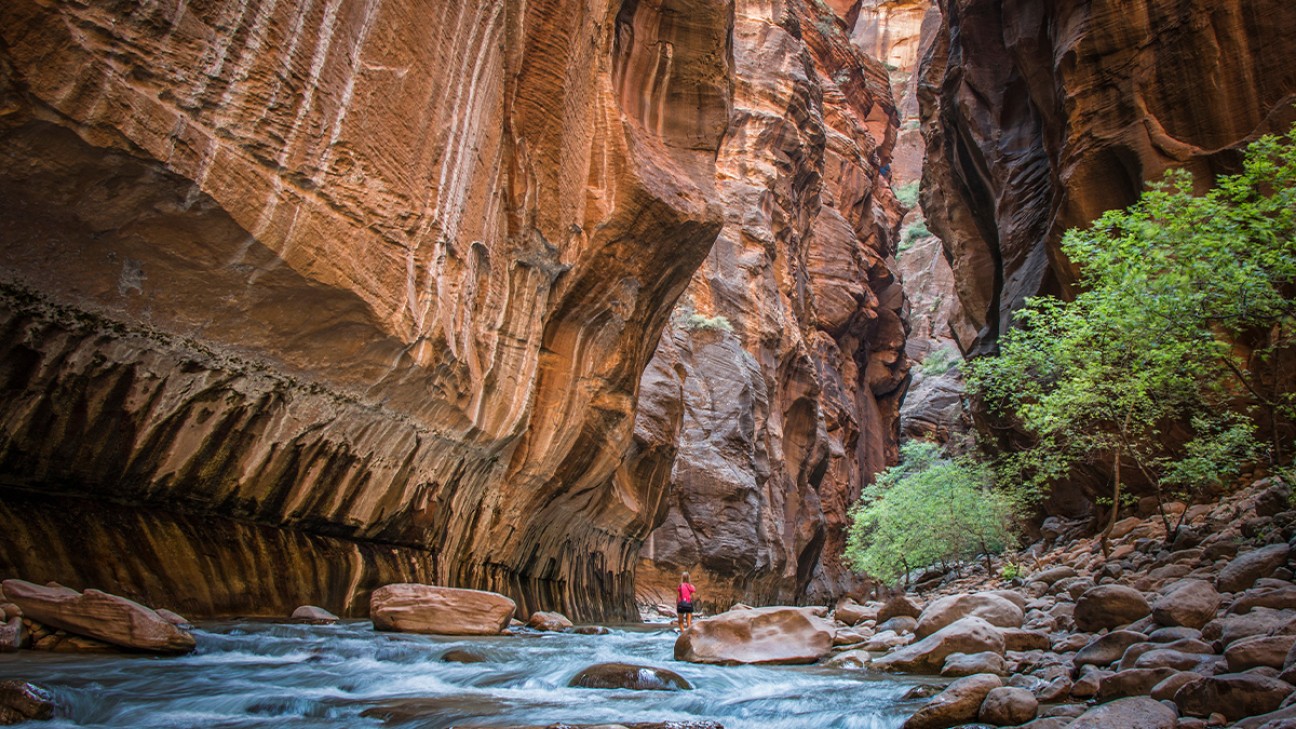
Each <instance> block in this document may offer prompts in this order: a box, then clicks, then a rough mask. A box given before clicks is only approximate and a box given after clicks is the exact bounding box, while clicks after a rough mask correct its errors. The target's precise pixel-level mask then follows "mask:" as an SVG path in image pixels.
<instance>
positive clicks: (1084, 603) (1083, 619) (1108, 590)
mask: <svg viewBox="0 0 1296 729" xmlns="http://www.w3.org/2000/svg"><path fill="white" fill-rule="evenodd" d="M1151 612H1152V608H1151V606H1149V605H1148V602H1147V599H1146V598H1145V597H1143V593H1141V592H1139V591H1138V590H1135V589H1133V588H1130V587H1125V586H1124V585H1099V586H1097V587H1091V588H1089V589H1088V590H1085V592H1084V594H1083V595H1081V596H1080V599H1079V600H1077V601H1076V606H1075V615H1074V619H1075V624H1076V627H1077V628H1079V629H1080V630H1083V631H1085V632H1097V631H1099V630H1103V629H1111V628H1116V627H1119V626H1122V625H1128V624H1130V623H1132V622H1134V621H1136V620H1139V619H1140V618H1143V617H1146V616H1147V615H1149V614H1151Z"/></svg>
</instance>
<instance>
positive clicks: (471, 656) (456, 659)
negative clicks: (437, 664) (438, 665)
mask: <svg viewBox="0 0 1296 729" xmlns="http://www.w3.org/2000/svg"><path fill="white" fill-rule="evenodd" d="M441 662H442V663H485V662H486V656H483V655H482V654H480V653H474V652H473V651H469V650H464V649H463V648H451V649H450V650H448V651H446V652H445V653H442V654H441Z"/></svg>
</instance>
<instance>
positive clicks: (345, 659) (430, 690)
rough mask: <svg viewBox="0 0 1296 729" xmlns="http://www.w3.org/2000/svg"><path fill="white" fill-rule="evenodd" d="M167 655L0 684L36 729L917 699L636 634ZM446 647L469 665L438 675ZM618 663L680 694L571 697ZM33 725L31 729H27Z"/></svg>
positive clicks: (292, 643)
mask: <svg viewBox="0 0 1296 729" xmlns="http://www.w3.org/2000/svg"><path fill="white" fill-rule="evenodd" d="M194 635H195V637H196V638H197V641H198V649H197V651H195V652H194V653H193V654H190V655H187V656H182V657H176V658H157V657H151V656H121V655H110V656H104V655H75V654H54V653H42V652H36V651H22V652H20V653H11V654H0V678H22V679H25V680H28V681H32V682H34V683H38V684H41V685H44V686H45V687H47V688H49V689H51V690H52V691H53V692H54V693H55V694H56V695H57V697H58V701H59V704H60V711H61V714H62V716H60V717H59V718H58V719H56V720H55V721H53V722H49V723H43V724H40V725H39V726H41V727H48V728H49V729H55V728H57V727H167V728H171V729H188V728H190V727H192V728H194V729H197V728H198V727H202V728H203V729H235V728H238V729H244V728H249V729H250V728H252V727H257V728H266V727H311V728H321V729H323V728H327V729H344V728H346V729H350V728H352V727H393V728H397V729H415V728H417V729H443V728H445V727H451V726H459V727H472V726H500V725H509V724H529V725H545V724H551V723H555V722H560V721H561V722H571V723H585V724H590V723H599V722H613V721H644V722H646V721H672V720H675V721H678V720H687V719H693V720H698V719H709V720H714V721H718V722H720V723H721V724H723V725H724V726H725V727H726V729H757V728H760V729H811V728H814V729H827V728H829V727H837V728H840V729H895V728H897V727H899V726H900V725H901V724H902V723H903V720H904V717H906V716H908V715H909V714H910V713H912V712H913V711H914V710H915V709H916V708H917V706H918V705H919V704H921V701H905V700H903V699H902V697H903V696H904V694H905V692H906V691H907V690H908V689H909V688H910V687H912V686H913V685H914V683H915V682H916V681H917V679H905V678H889V677H878V676H868V675H865V674H862V673H859V672H848V671H840V670H833V669H826V668H819V667H814V666H771V667H762V666H729V667H722V666H703V665H695V664H690V663H682V662H677V661H675V660H674V659H673V658H672V656H671V651H672V646H673V645H674V634H673V633H671V632H670V631H669V630H666V629H664V628H662V627H661V626H655V627H654V626H643V627H639V626H634V627H630V628H625V629H618V630H613V632H612V633H611V634H609V635H574V634H559V633H540V634H532V633H526V634H520V635H516V636H503V637H489V638H449V637H439V636H423V635H410V634H397V633H377V632H374V630H373V629H372V627H371V624H370V623H368V622H367V621H363V622H362V621H351V622H346V623H343V624H339V625H332V626H314V625H299V624H285V623H264V622H230V623H213V624H206V625H203V626H201V627H200V628H199V629H198V630H197V631H195V633H194ZM452 648H462V649H466V650H469V651H472V652H475V653H478V654H480V655H481V656H482V657H484V658H486V659H487V660H486V661H485V662H482V663H447V662H443V661H442V660H441V656H442V655H444V654H445V652H446V651H447V650H450V649H452ZM611 661H620V662H626V663H638V664H645V665H653V666H661V667H665V668H669V669H671V670H673V671H675V672H677V673H679V674H681V675H683V676H684V677H685V678H687V679H688V680H689V681H690V682H691V683H692V684H693V685H694V687H695V690H693V691H678V692H661V691H627V690H599V689H580V688H568V687H567V683H568V681H569V680H570V679H571V678H572V676H573V675H575V674H576V672H577V671H579V670H581V669H582V668H585V667H587V666H589V665H592V664H595V663H603V662H611ZM33 726H36V725H33Z"/></svg>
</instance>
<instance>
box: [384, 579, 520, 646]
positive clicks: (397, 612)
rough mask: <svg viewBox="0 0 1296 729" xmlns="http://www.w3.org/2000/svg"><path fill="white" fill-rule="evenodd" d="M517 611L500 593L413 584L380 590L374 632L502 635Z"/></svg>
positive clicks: (510, 601) (401, 584)
mask: <svg viewBox="0 0 1296 729" xmlns="http://www.w3.org/2000/svg"><path fill="white" fill-rule="evenodd" d="M516 609H517V604H516V603H514V602H513V601H512V600H510V599H509V598H507V597H504V596H503V595H500V594H498V593H494V592H484V591H482V590H461V589H458V588H454V587H437V586H434V585H420V584H416V583H409V582H405V583H398V584H394V585H385V586H383V587H380V588H378V589H377V590H374V593H373V596H372V597H371V598H370V599H369V612H370V617H371V619H372V620H373V623H374V629H376V630H394V631H398V632H403V633H429V634H432V635H498V634H499V632H500V631H501V630H503V629H504V628H505V626H507V625H508V623H509V620H510V619H511V618H512V617H513V611H514V610H516Z"/></svg>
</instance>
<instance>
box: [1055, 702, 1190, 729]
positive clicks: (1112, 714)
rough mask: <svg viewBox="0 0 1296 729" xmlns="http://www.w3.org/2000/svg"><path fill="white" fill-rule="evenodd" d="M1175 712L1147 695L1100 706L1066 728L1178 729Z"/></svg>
mask: <svg viewBox="0 0 1296 729" xmlns="http://www.w3.org/2000/svg"><path fill="white" fill-rule="evenodd" d="M1177 720H1178V716H1177V715H1176V714H1175V710H1174V709H1171V708H1170V707H1168V706H1166V705H1165V704H1163V703H1161V702H1160V701H1155V700H1153V699H1150V698H1148V697H1146V696H1133V697H1130V698H1125V699H1117V700H1115V701H1112V702H1110V703H1107V704H1100V705H1099V706H1095V707H1094V708H1092V709H1090V710H1088V711H1086V712H1085V713H1083V714H1081V715H1080V716H1079V717H1077V718H1076V720H1075V721H1073V722H1071V723H1070V724H1068V725H1067V729H1117V728H1118V727H1119V729H1175V723H1176V721H1177Z"/></svg>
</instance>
